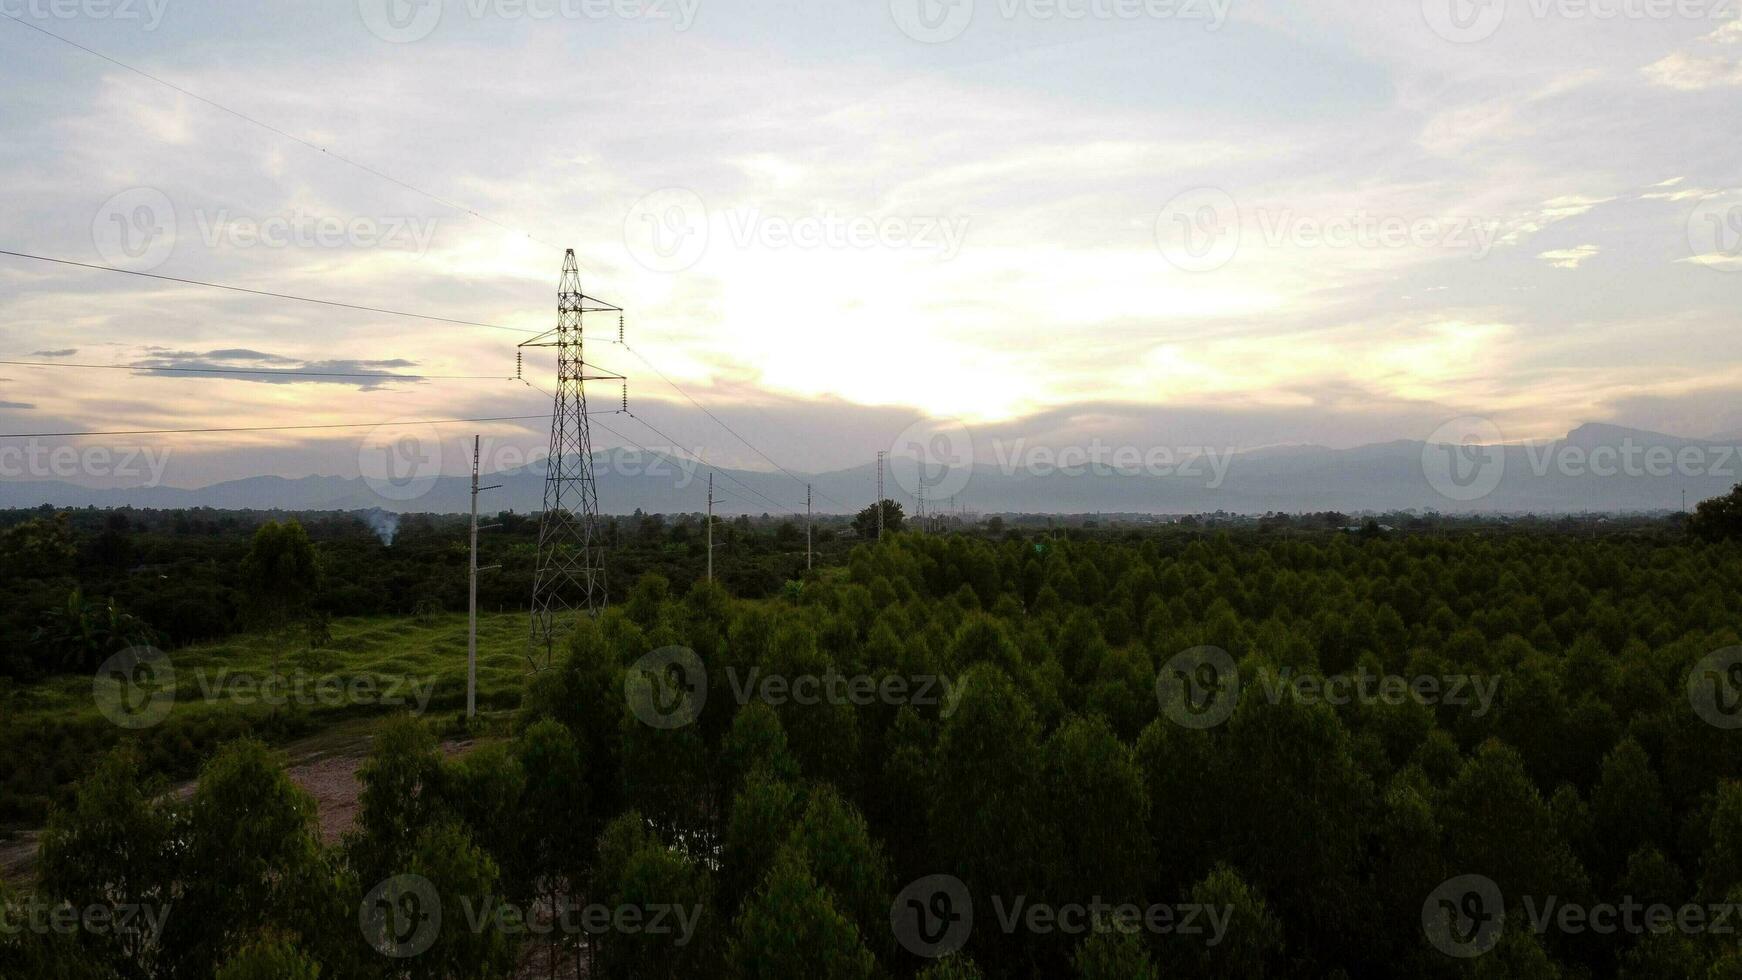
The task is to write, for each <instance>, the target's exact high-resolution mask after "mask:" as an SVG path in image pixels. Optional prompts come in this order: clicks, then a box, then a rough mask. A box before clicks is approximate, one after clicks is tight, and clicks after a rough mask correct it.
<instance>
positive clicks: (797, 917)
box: [727, 848, 877, 980]
mask: <svg viewBox="0 0 1742 980" xmlns="http://www.w3.org/2000/svg"><path fill="white" fill-rule="evenodd" d="M727 962H728V965H729V966H730V968H731V970H732V973H733V975H734V976H736V977H739V978H742V980H786V978H788V977H807V978H810V980H867V978H869V977H872V976H874V975H876V972H877V963H876V960H875V959H874V958H873V957H872V955H871V953H870V951H868V950H867V949H866V948H865V947H864V945H863V944H862V943H861V942H860V941H859V930H858V929H856V928H855V927H854V926H853V921H852V919H850V918H849V917H848V916H847V915H846V914H845V913H843V912H842V911H841V910H840V909H839V907H838V906H837V905H836V904H835V902H834V901H833V900H832V899H831V898H830V897H829V893H828V892H827V891H825V890H824V889H823V888H822V887H821V886H819V885H818V884H817V883H816V880H815V879H814V878H812V877H811V874H810V871H809V869H808V868H806V867H805V862H804V858H803V857H802V856H801V855H800V854H799V853H798V852H797V850H796V849H793V848H787V849H785V850H783V851H781V853H780V855H779V856H778V857H776V858H775V861H774V867H773V868H772V869H771V870H770V871H769V872H768V877H767V879H766V880H765V881H764V882H763V884H762V887H761V888H760V889H758V890H757V892H756V894H755V895H754V896H753V897H752V898H751V899H750V901H749V903H747V904H746V905H745V907H744V911H743V912H742V913H740V914H739V916H738V929H737V935H736V936H734V937H733V939H732V944H731V947H730V950H729V952H728V954H727Z"/></svg>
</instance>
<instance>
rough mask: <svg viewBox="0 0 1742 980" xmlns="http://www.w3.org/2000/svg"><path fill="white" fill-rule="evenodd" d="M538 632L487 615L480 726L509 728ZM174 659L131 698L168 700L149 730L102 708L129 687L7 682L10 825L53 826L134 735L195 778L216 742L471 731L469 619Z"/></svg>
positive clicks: (238, 645)
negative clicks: (389, 724) (66, 802)
mask: <svg viewBox="0 0 1742 980" xmlns="http://www.w3.org/2000/svg"><path fill="white" fill-rule="evenodd" d="M527 630H528V622H527V618H526V614H525V613H499V614H490V615H480V616H479V619H478V711H479V715H480V719H479V721H478V723H477V724H476V726H475V727H478V728H482V729H486V730H488V729H493V728H500V727H504V726H505V725H506V723H507V716H508V714H509V713H510V712H512V711H513V710H514V709H515V708H516V707H518V706H519V704H520V695H521V691H522V689H523V687H524V685H525V682H526V678H527V676H528V671H529V665H528V662H527V659H526V650H527ZM275 653H276V655H277V660H276V667H275V663H274V655H275ZM168 662H169V665H170V667H171V670H170V671H165V672H160V673H159V674H158V675H157V676H158V677H159V678H161V683H158V682H154V684H153V685H152V686H141V687H139V688H134V689H131V690H132V692H133V695H134V696H133V697H132V698H131V699H130V700H127V701H125V703H127V704H129V705H131V706H132V707H133V708H134V709H139V708H141V707H142V706H143V705H144V704H145V702H143V701H142V700H141V697H142V696H143V695H146V694H154V695H155V696H156V698H158V700H157V701H156V702H155V704H156V705H158V707H155V708H151V709H150V710H146V711H143V712H139V713H134V714H127V715H123V717H124V718H129V719H132V722H133V723H135V724H138V723H141V722H150V724H142V725H141V727H138V728H129V727H125V726H123V725H121V724H117V723H116V722H115V721H114V720H111V718H110V717H109V716H108V715H106V714H105V712H104V711H103V710H102V708H101V707H100V705H99V693H100V692H101V693H102V695H103V698H102V699H103V700H105V701H109V702H110V703H111V704H119V703H123V701H122V699H123V697H124V696H125V695H126V694H127V692H128V691H129V690H130V689H129V688H127V687H125V686H123V684H122V683H121V682H120V681H118V680H94V679H93V678H92V677H91V676H88V675H74V676H64V677H57V678H53V679H50V680H47V681H43V682H41V683H37V684H31V685H27V686H0V744H4V745H6V746H8V748H9V750H8V751H7V752H6V753H4V754H0V788H3V790H4V792H3V793H0V827H5V826H12V827H20V826H37V825H40V823H41V821H42V819H43V817H44V816H45V815H46V811H47V807H48V805H49V804H50V803H51V802H52V801H55V800H58V799H64V798H65V794H66V792H67V791H68V789H69V787H70V786H71V784H72V783H73V782H74V781H76V780H77V779H78V778H79V777H80V776H81V775H83V773H84V772H85V771H87V770H88V769H89V767H90V765H91V764H92V763H93V762H94V761H95V760H96V758H97V757H99V756H100V755H101V754H103V753H104V752H106V751H108V750H109V749H110V748H111V747H113V746H114V745H116V744H119V743H120V742H122V741H126V740H132V741H134V742H136V743H137V744H138V745H139V747H140V748H141V750H142V751H143V752H144V754H145V757H146V759H147V761H148V764H149V765H150V766H151V768H152V769H153V770H154V771H157V772H160V773H162V774H163V775H165V776H169V777H172V778H181V777H186V776H190V775H192V774H193V771H194V770H195V769H196V768H197V766H198V764H199V761H200V759H201V758H203V757H204V756H205V755H206V754H207V753H209V752H210V750H211V749H212V748H213V747H214V746H215V745H216V744H218V743H220V742H222V741H225V740H228V739H230V738H234V737H237V736H239V735H245V734H251V735H255V736H257V737H260V738H262V739H264V740H266V741H268V742H270V743H274V744H281V743H284V742H287V741H289V740H291V739H295V738H306V737H307V736H310V735H312V734H314V733H317V732H321V731H323V730H327V729H330V728H334V727H335V726H339V725H344V726H345V730H346V731H351V730H353V729H354V728H355V723H356V722H359V721H361V722H365V723H366V722H367V721H368V720H370V719H374V718H383V717H387V716H388V715H390V714H393V713H396V712H402V711H412V712H416V713H419V714H420V715H422V716H423V717H426V718H428V719H430V720H431V721H432V722H433V723H434V724H436V725H437V726H438V727H440V728H445V727H456V726H458V725H460V724H462V723H463V717H464V714H465V707H466V617H465V616H464V615H443V616H436V617H430V618H427V619H412V618H403V619H402V618H392V619H388V618H361V619H343V620H337V621H334V622H333V624H332V626H331V640H330V642H328V643H327V644H325V645H324V646H322V647H321V648H319V649H310V648H309V647H308V645H307V643H306V642H304V641H303V640H302V639H301V638H300V636H293V637H292V638H291V639H289V640H284V639H280V638H276V637H272V636H263V635H243V636H236V637H230V638H228V639H226V640H224V641H222V642H219V643H212V644H204V645H197V646H190V647H186V648H184V649H181V650H177V651H174V652H173V653H170V654H169V655H168ZM172 692H173V698H171V693H172Z"/></svg>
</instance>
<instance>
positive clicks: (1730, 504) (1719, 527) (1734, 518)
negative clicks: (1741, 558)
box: [1688, 484, 1742, 541]
mask: <svg viewBox="0 0 1742 980" xmlns="http://www.w3.org/2000/svg"><path fill="white" fill-rule="evenodd" d="M1688 531H1689V532H1690V533H1692V534H1693V535H1694V536H1695V537H1698V538H1702V539H1704V540H1706V541H1736V540H1738V539H1742V484H1737V486H1736V488H1735V489H1734V490H1731V491H1730V492H1729V493H1728V494H1726V495H1725V496H1722V497H1713V498H1712V499H1711V500H1703V501H1701V502H1700V505H1699V506H1698V507H1696V508H1694V515H1693V517H1691V518H1689V519H1688Z"/></svg>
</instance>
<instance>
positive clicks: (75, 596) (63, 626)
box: [31, 587, 157, 673]
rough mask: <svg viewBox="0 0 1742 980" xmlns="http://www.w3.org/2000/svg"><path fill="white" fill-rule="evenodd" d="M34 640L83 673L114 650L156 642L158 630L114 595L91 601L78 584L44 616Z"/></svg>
mask: <svg viewBox="0 0 1742 980" xmlns="http://www.w3.org/2000/svg"><path fill="white" fill-rule="evenodd" d="M31 642H32V645H33V646H36V647H37V648H38V649H41V650H43V651H44V652H45V653H47V654H48V655H49V656H50V657H52V658H53V660H54V661H55V662H56V664H57V665H58V666H59V667H60V668H61V669H62V670H66V671H72V672H81V673H82V672H85V671H89V670H92V669H95V668H96V666H97V665H98V664H100V663H102V661H103V660H104V658H106V657H108V656H109V655H110V654H112V653H118V652H120V651H122V650H125V649H126V648H128V647H138V646H148V645H150V644H152V643H155V642H157V634H156V632H154V631H153V630H152V629H151V627H150V626H147V625H146V624H145V621H144V620H142V619H140V618H139V617H137V616H134V615H132V614H131V613H127V612H124V611H122V609H121V607H120V606H119V605H117V604H116V602H115V600H114V599H108V600H106V601H104V602H101V603H98V602H92V601H90V600H88V599H86V598H85V593H84V590H83V589H80V588H77V587H75V588H74V589H73V590H72V591H71V592H68V593H67V601H66V603H65V604H63V605H61V606H59V607H58V608H55V609H52V610H50V611H49V613H48V615H46V616H44V617H43V621H42V625H41V626H39V627H37V630H36V633H35V635H33V636H32V637H31Z"/></svg>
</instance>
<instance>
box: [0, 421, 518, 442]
mask: <svg viewBox="0 0 1742 980" xmlns="http://www.w3.org/2000/svg"><path fill="white" fill-rule="evenodd" d="M548 418H550V416H549V415H503V416H496V417H494V418H482V419H419V420H415V421H411V420H408V421H393V422H334V423H330V424H326V425H247V426H229V427H225V428H212V429H123V430H115V431H110V432H3V433H0V439H70V438H73V437H75V436H181V435H203V434H206V433H214V432H295V431H300V430H307V429H372V428H376V427H378V426H383V425H394V426H412V425H460V424H465V423H471V422H532V421H537V420H541V419H548Z"/></svg>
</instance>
